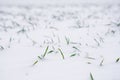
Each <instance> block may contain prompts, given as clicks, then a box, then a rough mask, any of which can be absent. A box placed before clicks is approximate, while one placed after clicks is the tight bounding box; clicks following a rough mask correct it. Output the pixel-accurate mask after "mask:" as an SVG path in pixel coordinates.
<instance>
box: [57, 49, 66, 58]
mask: <svg viewBox="0 0 120 80" xmlns="http://www.w3.org/2000/svg"><path fill="white" fill-rule="evenodd" d="M58 50H59V51H60V53H61V56H62V58H63V59H65V57H64V54H63V52H62V50H61V49H60V48H58Z"/></svg>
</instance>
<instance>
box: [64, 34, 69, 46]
mask: <svg viewBox="0 0 120 80" xmlns="http://www.w3.org/2000/svg"><path fill="white" fill-rule="evenodd" d="M65 40H66V43H67V45H69V44H70V39H69V38H67V37H66V36H65Z"/></svg>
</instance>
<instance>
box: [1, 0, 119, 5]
mask: <svg viewBox="0 0 120 80" xmlns="http://www.w3.org/2000/svg"><path fill="white" fill-rule="evenodd" d="M71 3H77V4H79V3H95V4H118V3H120V0H0V5H40V4H71Z"/></svg>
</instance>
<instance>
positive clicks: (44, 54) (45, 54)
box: [43, 46, 49, 58]
mask: <svg viewBox="0 0 120 80" xmlns="http://www.w3.org/2000/svg"><path fill="white" fill-rule="evenodd" d="M48 48H49V46H47V48H46V49H45V52H44V54H43V58H44V57H45V56H46V54H47V51H48Z"/></svg>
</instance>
